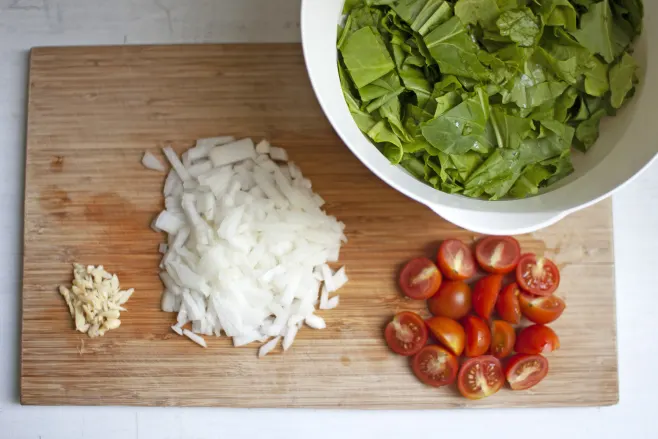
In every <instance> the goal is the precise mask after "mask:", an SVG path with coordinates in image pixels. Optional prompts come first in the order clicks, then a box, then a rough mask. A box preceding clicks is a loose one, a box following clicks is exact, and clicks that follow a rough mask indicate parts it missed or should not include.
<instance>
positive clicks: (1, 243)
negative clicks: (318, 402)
mask: <svg viewBox="0 0 658 439" xmlns="http://www.w3.org/2000/svg"><path fill="white" fill-rule="evenodd" d="M298 16H299V1H298V0H105V1H104V0H0V151H1V155H0V438H2V439H5V438H6V439H18V438H21V439H22V438H30V439H39V438H41V439H55V438H57V439H80V438H84V437H90V438H94V439H104V438H112V439H122V438H158V439H163V438H172V439H173V438H231V439H234V438H251V437H267V438H270V439H276V438H286V439H290V438H295V437H306V438H324V437H332V438H333V437H345V438H347V437H355V438H369V437H373V438H374V437H377V438H382V437H393V436H401V435H403V434H405V433H406V434H407V436H412V435H413V434H414V433H418V434H423V435H427V436H428V437H429V435H432V436H434V437H453V436H450V435H455V436H454V437H470V436H471V435H472V436H473V437H487V438H498V437H500V438H509V437H510V435H513V434H514V435H517V434H518V435H520V436H526V435H528V436H531V437H533V438H535V439H539V438H554V437H558V436H560V437H577V438H589V437H591V438H597V439H602V438H618V437H620V436H625V437H629V438H630V437H632V438H633V439H642V438H656V437H658V423H656V422H655V419H654V418H653V417H654V412H655V407H656V404H657V403H658V396H657V395H658V384H657V383H656V380H655V379H653V377H654V371H655V368H656V363H658V343H656V342H655V341H654V335H655V334H656V333H658V319H656V318H655V314H653V312H652V310H654V309H656V308H657V307H658V294H656V292H655V288H656V285H657V284H658V270H656V268H655V265H656V264H655V262H654V260H655V258H654V256H653V255H654V253H655V249H656V243H657V242H658V209H657V208H656V207H655V204H654V203H655V201H656V200H658V166H654V167H652V168H651V169H649V170H648V171H647V172H646V174H644V175H643V176H642V177H641V178H640V179H638V180H637V181H635V182H633V183H632V184H630V185H629V186H628V187H626V188H625V189H623V190H622V191H621V192H620V193H619V194H617V195H616V196H615V197H614V221H615V247H616V255H617V267H616V276H617V297H618V321H619V354H620V359H619V363H620V365H619V366H620V386H621V401H620V404H619V405H618V406H615V407H609V408H590V409H559V410H537V409H527V410H488V411H465V410H462V411H440V412H420V411H407V412H359V411H342V412H339V411H314V410H229V409H176V408H167V409H133V408H109V407H106V408H92V407H88V408H87V407H77V408H75V407H61V408H60V407H21V406H20V405H18V403H17V400H18V364H19V330H20V327H19V325H20V323H19V322H20V314H19V310H20V268H21V262H20V261H21V237H22V236H21V235H22V230H21V228H22V200H23V193H22V191H23V189H22V187H23V166H24V127H25V98H26V83H27V57H28V51H29V49H30V48H31V47H35V46H46V45H48V46H52V45H93V44H145V43H157V44H162V43H194V42H199V43H201V42H263V41H267V42H289V41H299V19H298Z"/></svg>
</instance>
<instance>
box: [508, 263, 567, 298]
mask: <svg viewBox="0 0 658 439" xmlns="http://www.w3.org/2000/svg"><path fill="white" fill-rule="evenodd" d="M516 282H518V284H519V286H520V287H521V288H522V289H523V290H525V291H527V292H529V293H530V294H534V295H537V296H550V295H551V294H553V293H554V292H555V290H557V287H558V285H560V270H558V268H557V265H555V264H554V263H553V261H551V260H550V259H546V258H538V257H537V256H536V255H533V254H531V253H528V254H525V255H523V256H521V260H520V261H519V265H517V266H516Z"/></svg>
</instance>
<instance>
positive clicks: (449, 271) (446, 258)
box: [436, 239, 477, 280]
mask: <svg viewBox="0 0 658 439" xmlns="http://www.w3.org/2000/svg"><path fill="white" fill-rule="evenodd" d="M436 259H437V262H438V263H439V268H440V269H441V271H442V272H443V275H444V276H445V277H446V278H448V279H450V280H466V279H468V278H470V277H472V276H473V275H474V274H475V271H476V269H477V267H476V266H475V259H473V252H472V251H471V249H470V248H469V247H468V246H467V245H466V244H464V243H463V242H461V241H460V240H458V239H446V240H445V241H443V242H442V243H441V247H439V252H438V254H437V258H436Z"/></svg>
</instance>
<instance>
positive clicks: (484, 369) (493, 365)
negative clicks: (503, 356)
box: [457, 355, 505, 399]
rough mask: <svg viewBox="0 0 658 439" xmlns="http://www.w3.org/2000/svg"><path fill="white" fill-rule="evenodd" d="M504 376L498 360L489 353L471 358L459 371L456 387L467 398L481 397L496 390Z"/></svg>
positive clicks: (500, 385)
mask: <svg viewBox="0 0 658 439" xmlns="http://www.w3.org/2000/svg"><path fill="white" fill-rule="evenodd" d="M504 381H505V378H504V376H503V368H502V366H501V365H500V360H498V359H497V358H495V357H492V356H490V355H485V356H482V357H477V358H471V359H470V360H468V361H466V362H465V363H464V364H463V365H462V367H461V370H460V371H459V376H458V377H457V387H458V388H459V392H460V393H461V394H462V395H464V396H465V397H466V398H468V399H482V398H486V397H487V396H491V395H493V394H494V393H496V392H498V391H499V390H500V388H501V387H503V382H504Z"/></svg>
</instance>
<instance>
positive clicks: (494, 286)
mask: <svg viewBox="0 0 658 439" xmlns="http://www.w3.org/2000/svg"><path fill="white" fill-rule="evenodd" d="M502 286H503V276H502V275H500V274H492V275H489V276H486V277H483V278H482V279H480V280H479V281H478V282H477V283H476V284H475V287H474V288H473V309H474V310H475V313H476V314H477V315H479V316H480V317H482V318H483V319H485V320H489V318H491V313H492V312H493V310H494V307H495V306H496V301H497V300H498V294H499V293H500V288H501V287H502Z"/></svg>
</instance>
